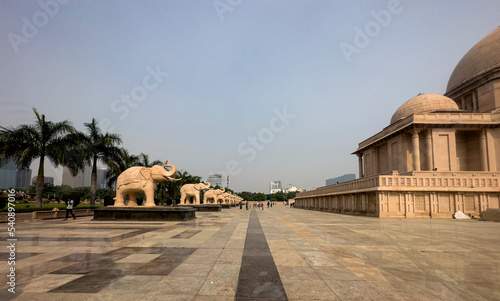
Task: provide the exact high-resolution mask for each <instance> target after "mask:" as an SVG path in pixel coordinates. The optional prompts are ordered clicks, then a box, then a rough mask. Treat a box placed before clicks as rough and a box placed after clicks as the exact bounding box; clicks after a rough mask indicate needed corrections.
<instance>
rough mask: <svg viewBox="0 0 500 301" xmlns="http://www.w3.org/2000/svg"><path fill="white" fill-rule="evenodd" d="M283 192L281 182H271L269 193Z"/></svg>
mask: <svg viewBox="0 0 500 301" xmlns="http://www.w3.org/2000/svg"><path fill="white" fill-rule="evenodd" d="M280 191H282V190H281V181H272V182H269V193H271V194H272V193H276V192H280Z"/></svg>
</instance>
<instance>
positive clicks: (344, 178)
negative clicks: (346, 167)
mask: <svg viewBox="0 0 500 301" xmlns="http://www.w3.org/2000/svg"><path fill="white" fill-rule="evenodd" d="M355 179H356V175H355V174H353V173H348V174H345V175H343V176H340V177H336V178H333V179H328V180H326V186H328V185H333V184H339V183H343V182H347V181H351V180H355Z"/></svg>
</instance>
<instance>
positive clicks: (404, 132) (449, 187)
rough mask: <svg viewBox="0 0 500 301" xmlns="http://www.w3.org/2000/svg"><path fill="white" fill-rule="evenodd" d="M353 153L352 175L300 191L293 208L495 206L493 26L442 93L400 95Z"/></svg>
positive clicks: (499, 42)
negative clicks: (355, 169) (383, 122)
mask: <svg viewBox="0 0 500 301" xmlns="http://www.w3.org/2000/svg"><path fill="white" fill-rule="evenodd" d="M353 154H355V155H357V156H358V162H359V179H356V180H353V181H349V182H345V183H340V184H336V185H329V186H324V187H320V188H318V189H315V190H312V191H307V192H304V193H300V194H299V195H297V197H296V198H295V207H296V208H304V209H313V210H326V211H333V212H338V213H346V214H359V215H369V216H376V217H406V218H418V217H420V218H452V217H453V215H454V213H455V212H457V211H462V212H464V213H465V214H467V215H469V216H474V217H478V216H479V215H480V213H481V212H482V211H484V210H486V209H489V208H494V209H498V208H500V27H499V28H497V29H495V30H494V31H493V32H491V33H490V34H488V35H487V36H486V37H484V38H483V39H482V40H481V41H479V42H478V43H477V44H476V45H475V46H474V47H472V48H471V49H470V50H469V51H468V52H467V53H466V54H465V56H464V57H463V58H462V59H461V60H460V62H459V63H458V64H457V66H456V67H455V69H454V71H453V72H452V74H451V76H450V79H449V81H448V87H447V90H446V93H445V95H438V94H419V95H417V96H415V97H413V98H411V99H409V100H407V101H406V102H405V103H403V104H402V105H401V106H400V107H399V108H398V109H397V110H396V112H394V114H393V116H392V118H391V121H390V123H389V125H388V126H387V127H386V128H384V129H383V130H382V131H380V132H379V133H377V134H375V135H373V136H371V137H370V138H368V139H366V140H364V141H362V142H361V143H359V145H358V149H357V150H356V151H355V152H354V153H353Z"/></svg>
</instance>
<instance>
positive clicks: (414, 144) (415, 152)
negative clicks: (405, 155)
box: [411, 130, 420, 171]
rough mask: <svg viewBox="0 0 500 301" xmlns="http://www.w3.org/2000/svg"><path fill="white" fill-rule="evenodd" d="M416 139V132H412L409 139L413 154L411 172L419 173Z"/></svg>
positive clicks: (418, 152) (418, 145)
mask: <svg viewBox="0 0 500 301" xmlns="http://www.w3.org/2000/svg"><path fill="white" fill-rule="evenodd" d="M418 139H419V137H418V130H414V131H413V135H412V137H411V141H412V148H413V150H412V152H413V170H414V171H420V143H419V140H418Z"/></svg>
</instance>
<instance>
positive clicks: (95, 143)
mask: <svg viewBox="0 0 500 301" xmlns="http://www.w3.org/2000/svg"><path fill="white" fill-rule="evenodd" d="M84 126H85V128H86V129H87V134H84V133H79V135H78V136H79V138H80V144H79V146H80V152H81V154H82V161H83V163H84V164H88V165H90V166H92V175H91V178H90V206H91V207H94V206H95V196H96V183H97V162H98V161H101V162H102V163H104V164H106V162H109V159H112V158H115V157H117V156H119V154H120V148H119V147H117V145H119V144H121V142H122V140H121V138H120V136H119V135H118V134H111V133H108V132H106V133H105V134H103V133H102V131H101V129H100V128H99V125H98V122H97V120H95V118H92V121H91V122H90V123H85V124H84ZM84 164H81V165H80V166H78V167H79V168H83V167H84Z"/></svg>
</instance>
